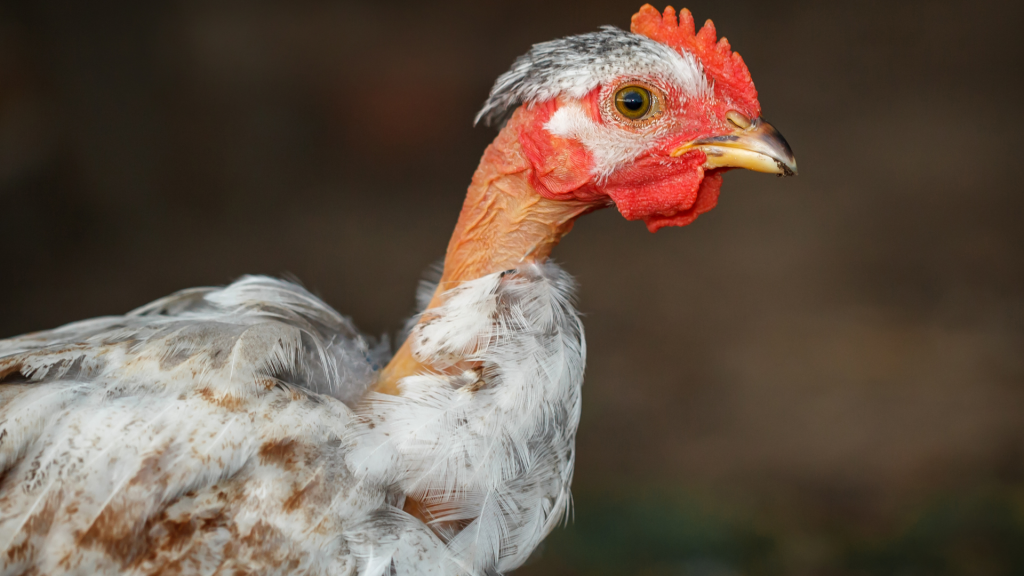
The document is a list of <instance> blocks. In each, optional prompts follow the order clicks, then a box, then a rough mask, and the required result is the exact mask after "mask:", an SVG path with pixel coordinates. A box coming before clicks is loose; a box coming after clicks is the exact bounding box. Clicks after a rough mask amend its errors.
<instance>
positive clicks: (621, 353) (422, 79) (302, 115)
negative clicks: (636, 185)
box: [0, 0, 1024, 575]
mask: <svg viewBox="0 0 1024 576" xmlns="http://www.w3.org/2000/svg"><path fill="white" fill-rule="evenodd" d="M86 4H88V6H87V5H86ZM639 5H640V0H631V1H624V0H602V1H596V2H586V3H583V2H577V3H572V2H563V1H557V0H544V1H534V0H522V1H516V2H510V1H501V2H484V1H481V0H477V1H474V2H451V3H447V4H444V5H435V4H432V3H424V2H401V1H396V2H390V3H387V4H384V3H372V2H366V1H363V2H359V3H355V2H342V1H334V2H330V1H303V2H287V3H285V2H280V3H270V2H254V1H250V2H242V1H238V2H200V1H195V2H187V1H181V2H127V1H126V2H91V3H82V2H71V1H70V0H68V1H52V0H25V1H10V0H3V2H2V3H0V206H2V208H3V211H2V215H3V238H4V241H3V242H2V244H0V246H2V248H0V251H2V252H0V255H2V260H3V263H4V274H3V281H2V282H0V302H2V308H0V335H2V336H7V335H14V334H18V333H21V332H26V331H31V330H36V329H41V328H47V327H52V326H55V325H59V324H61V323H64V322H69V321H72V320H76V319H80V318H83V317H89V316H95V315H102V314H113V313H120V312H124V311H127V310H128V309H131V308H133V307H135V306H138V305H140V304H143V303H145V302H147V301H149V300H151V299H154V298H157V297H159V296H161V295H164V294H167V293H169V292H172V291H174V290H177V289H180V288H184V287H188V286H193V285H210V284H223V283H226V282H229V281H231V280H232V279H233V278H235V277H237V276H239V275H241V274H243V273H267V274H278V275H280V274H292V275H294V276H295V277H298V278H299V279H301V280H302V281H303V282H304V283H305V284H306V285H307V286H309V287H311V288H312V289H313V290H314V291H316V292H317V293H318V294H320V295H321V296H323V297H324V298H325V299H326V300H327V301H328V302H329V303H331V304H332V305H333V306H335V307H336V308H338V309H339V310H341V311H342V312H344V313H346V314H349V315H351V316H352V317H353V318H354V319H355V320H356V322H357V323H358V324H359V325H360V326H361V327H362V328H363V329H364V330H366V331H367V332H369V333H373V334H381V333H384V332H391V333H393V332H395V331H396V330H397V329H398V328H399V327H400V326H401V323H402V321H403V320H404V318H405V317H406V316H407V315H408V314H409V313H410V312H411V311H412V308H413V292H414V290H415V286H416V282H417V278H418V277H419V275H420V273H421V271H422V270H423V269H424V268H426V267H427V266H428V265H429V264H430V263H431V262H432V261H434V260H436V259H437V258H439V257H440V256H441V255H442V254H443V252H444V248H445V245H446V240H447V235H448V233H449V231H450V229H451V227H452V225H453V224H454V222H455V218H456V215H457V212H458V209H459V206H460V204H461V200H462V194H463V191H464V190H465V186H466V184H467V183H468V181H469V177H470V175H471V173H472V171H473V169H474V167H475V165H476V163H477V160H478V158H479V154H480V153H481V151H482V150H483V148H484V147H485V145H486V144H487V143H488V142H489V141H490V139H491V138H492V137H493V132H492V131H490V130H489V129H486V128H477V129H474V128H473V127H472V125H471V120H472V118H473V115H474V114H475V112H476V110H477V109H478V107H479V106H480V104H481V103H482V102H483V100H484V98H485V96H486V94H487V91H488V90H489V88H490V84H491V82H492V81H493V80H494V78H495V77H497V75H498V74H500V73H501V72H503V71H504V70H505V69H506V68H507V67H508V65H509V64H510V63H511V61H512V60H513V59H514V58H515V57H516V56H517V55H519V54H520V53H522V52H524V51H525V50H526V49H527V48H528V47H529V46H530V45H531V44H532V43H534V42H539V41H544V40H548V39H552V38H555V37H558V36H564V35H568V34H574V33H581V32H586V31H591V30H594V29H595V28H596V27H597V26H599V25H602V24H614V25H617V26H620V27H627V26H628V24H629V17H630V15H631V14H632V13H633V12H634V11H635V10H636V9H637V8H638V7H639ZM688 5H689V8H690V9H691V10H692V11H693V12H694V14H695V16H696V18H697V20H698V21H703V20H704V19H705V18H709V17H711V18H714V20H715V23H716V24H717V25H718V29H719V31H720V33H721V34H724V35H726V36H728V37H729V39H730V40H731V41H732V43H733V46H734V47H735V48H736V49H737V50H738V51H740V52H741V53H742V54H743V56H744V58H745V59H746V61H747V63H748V65H749V66H750V69H751V71H752V74H753V76H754V80H755V82H756V83H757V86H758V89H759V90H760V94H761V103H762V105H763V107H764V110H765V115H766V117H768V118H769V119H770V120H771V121H772V122H773V123H774V124H775V125H776V126H778V127H779V128H780V129H781V131H782V132H783V133H784V134H785V135H786V137H787V138H788V139H789V141H790V143H791V144H792V146H793V148H794V150H795V151H796V154H797V157H798V159H799V162H800V170H801V174H800V176H799V177H798V178H795V179H786V180H780V179H775V178H771V177H768V176H765V175H760V174H750V173H732V174H729V175H728V176H727V177H726V184H725V187H724V193H723V195H722V198H721V201H720V203H719V207H718V209H717V210H715V211H713V212H712V213H710V214H707V215H705V216H703V217H701V218H700V220H698V222H697V223H696V224H694V225H692V226H690V227H687V228H684V229H667V230H664V231H662V232H660V233H658V234H656V235H651V234H649V233H648V232H646V230H645V229H644V227H643V226H642V225H641V224H638V223H629V222H626V221H624V220H623V219H622V218H621V217H620V216H619V215H618V214H617V213H616V212H614V211H610V210H609V211H606V212H604V213H600V214H597V215H594V216H590V217H588V218H586V219H584V220H582V221H581V222H580V223H579V224H578V225H577V228H576V230H575V231H574V232H573V233H572V234H571V235H570V236H569V237H568V239H567V240H566V241H565V242H564V244H563V246H562V247H560V248H559V249H558V251H557V252H556V257H557V258H558V259H559V260H560V261H561V262H562V263H564V265H565V267H566V268H567V269H568V270H569V271H570V272H572V273H573V274H575V275H576V277H577V278H578V280H579V281H580V283H581V285H582V289H581V291H580V300H581V308H582V310H583V311H584V312H585V313H586V318H585V321H586V325H587V337H588V340H589V345H590V359H589V366H588V370H587V384H586V388H585V395H584V397H585V406H584V413H583V421H582V425H581V428H580V433H579V457H578V467H577V474H576V483H575V488H576V494H577V507H576V512H575V521H574V523H572V525H571V526H570V527H569V528H567V529H564V530H560V531H558V532H557V533H556V534H555V535H553V537H552V538H551V539H550V540H549V542H548V543H547V545H546V548H545V550H544V551H543V553H542V554H540V555H539V558H538V559H537V560H535V561H534V562H532V563H531V564H530V565H529V566H527V567H526V568H524V569H523V570H522V573H523V574H533V575H543V574H638V573H642V574H702V575H726V574H746V573H752V574H1024V353H1022V352H1024V226H1022V217H1024V194H1022V192H1024V190H1022V186H1021V185H1020V183H1019V180H1018V178H1019V173H1018V170H1017V168H1018V163H1019V160H1018V159H1017V158H1016V156H1017V155H1018V154H1019V152H1018V149H1017V147H1018V146H1019V144H1018V141H1019V139H1020V126H1021V123H1022V120H1024V118H1022V112H1021V102H1022V98H1021V90H1020V89H1021V70H1022V69H1024V67H1022V64H1024V62H1022V54H1024V50H1022V48H1024V40H1022V38H1021V32H1020V29H1021V25H1022V23H1024V13H1022V12H1024V10H1022V8H1021V3H1016V2H1003V3H998V2H985V1H981V2H971V3H953V2H891V1H890V2H867V1H858V2H844V3H821V2H809V1H808V2H799V1H783V0H776V1H773V2H753V1H749V2H732V1H726V0H719V1H708V0H693V1H690V2H689V4H688ZM659 7H661V6H659Z"/></svg>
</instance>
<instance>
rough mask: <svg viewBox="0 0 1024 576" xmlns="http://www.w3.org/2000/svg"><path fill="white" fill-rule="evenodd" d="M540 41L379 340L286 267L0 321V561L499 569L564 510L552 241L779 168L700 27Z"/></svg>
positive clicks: (124, 566) (576, 375)
mask: <svg viewBox="0 0 1024 576" xmlns="http://www.w3.org/2000/svg"><path fill="white" fill-rule="evenodd" d="M631 30H632V31H631V32H625V31H622V30H619V29H616V28H613V27H605V28H602V29H601V30H600V31H598V32H593V33H589V34H583V35H579V36H573V37H568V38H564V39H560V40H555V41H552V42H546V43H542V44H538V45H535V46H534V47H533V48H532V49H531V50H530V51H529V52H527V53H526V54H525V55H523V56H522V57H520V58H519V59H517V60H516V62H515V63H514V64H513V66H512V68H511V70H510V71H508V72H507V73H505V74H504V75H502V76H501V77H500V78H499V79H498V80H497V82H496V84H495V85H494V88H493V90H492V91H491V94H490V97H489V98H488V100H487V102H486V103H485V104H484V107H483V109H482V110H481V111H480V113H479V115H478V116H477V121H478V122H483V123H484V124H488V125H492V126H497V127H500V128H501V129H500V132H499V134H498V136H497V138H496V139H495V141H494V142H493V143H492V144H491V145H490V146H489V147H488V148H487V150H486V151H485V153H484V156H483V159H482V160H481V162H480V165H479V168H478V169H477V171H476V173H475V175H474V176H473V180H472V183H471V184H470V187H469V192H468V194H467V197H466V201H465V204H464V206H463V208H462V212H461V215H460V217H459V221H458V224H457V226H456V228H455V232H454V234H453V235H452V239H451V241H450V243H449V245H448V250H447V253H446V259H445V264H444V269H443V273H442V275H441V277H440V280H439V282H438V284H437V286H436V288H434V289H432V290H433V291H432V292H430V293H427V294H426V296H425V298H424V300H427V301H428V303H427V304H426V306H425V309H424V310H423V312H422V313H421V314H420V315H419V316H418V317H417V318H416V320H415V323H414V326H413V328H412V329H411V331H410V333H409V336H408V338H407V339H406V340H405V342H404V343H403V344H402V346H401V347H400V348H399V349H398V351H397V352H396V353H395V354H394V356H393V358H391V359H390V362H388V363H387V364H386V366H385V365H384V364H385V360H386V358H385V355H386V354H385V353H384V352H383V351H382V350H380V349H378V347H374V346H372V345H371V343H370V341H369V340H368V339H366V338H365V337H363V336H361V335H360V334H359V332H358V331H357V330H356V328H355V327H354V326H353V325H352V323H351V322H350V321H349V320H348V319H347V318H345V317H344V316H341V315H339V314H338V313H337V312H335V311H334V310H333V309H332V308H330V307H329V306H328V305H326V304H325V303H323V302H322V301H320V300H319V299H318V298H316V297H315V296H313V295H312V294H310V293H309V292H307V291H306V290H304V289H303V288H301V287H299V286H297V285H295V284H292V283H289V282H284V281H281V280H276V279H272V278H266V277H245V278H242V279H240V280H238V281H236V282H235V283H233V284H231V285H229V286H227V287H224V288H196V289H190V290H184V291H181V292H178V293H176V294H173V295H171V296H168V297H166V298H163V299H161V300H157V301H156V302H153V303H151V304H148V305H146V306H143V307H142V308H139V309H137V310H134V311H132V312H129V313H128V314H125V315H123V316H116V317H105V318H96V319H92V320H86V321H82V322H77V323H74V324H69V325H67V326H63V327H61V328H57V329H54V330H50V331H45V332H38V333H34V334H28V335H25V336H21V337H16V338H11V339H9V340H5V341H2V342H0V574H5V575H7V574H37V573H38V574H115V573H129V572H130V573H133V574H241V573H253V574H255V573H258V574H310V575H313V574H317V575H318V574H365V575H382V574H439V575H440V574H493V573H497V572H505V571H508V570H511V569H514V568H516V567H517V566H519V565H521V564H522V563H523V562H524V561H525V560H526V559H527V557H528V556H529V555H530V554H531V552H532V551H533V550H534V549H535V548H536V547H537V545H538V544H539V543H540V541H541V540H542V539H543V538H544V537H545V536H546V535H547V534H548V533H549V532H550V531H551V530H552V529H553V528H554V527H555V526H556V525H557V524H558V523H559V522H561V521H562V520H563V519H564V518H565V516H566V513H567V511H568V509H569V504H570V498H569V488H570V484H571V482H572V472H573V459H574V449H575V448H574V443H575V435H576V429H577V424H578V422H579V417H580V394H581V386H582V382H583V368H584V363H585V356H586V344H585V340H584V335H583V328H582V325H581V323H580V318H579V315H578V313H577V312H576V311H575V309H574V307H573V291H574V285H573V282H572V279H571V278H570V277H569V276H568V275H567V274H566V273H565V272H563V271H562V270H561V269H559V268H558V267H557V266H555V265H554V264H551V263H550V262H548V261H547V259H548V256H549V254H550V253H551V251H552V249H553V248H554V246H555V245H556V244H557V243H558V241H559V239H560V238H561V237H562V236H563V235H564V234H566V233H568V232H569V231H570V229H571V228H572V225H573V222H574V221H575V219H576V218H577V217H579V216H581V215H583V214H586V213H588V212H591V211H594V210H597V209H599V208H604V207H610V206H615V207H616V208H617V209H618V210H619V211H620V212H621V213H622V215H623V216H624V217H625V218H626V219H627V220H643V221H644V222H645V223H646V225H647V227H648V229H650V230H651V231H652V232H653V231H656V230H658V229H660V228H663V227H666V226H683V225H686V224H689V223H691V222H693V220H694V219H695V218H697V216H698V215H700V214H702V213H704V212H707V211H708V210H710V209H711V208H713V207H714V206H715V204H716V202H717V198H718V194H719V189H720V187H721V184H722V173H723V172H724V171H726V170H728V169H730V168H748V169H752V170H757V171H762V172H770V173H777V174H782V175H790V174H794V173H795V172H796V163H795V160H794V158H793V155H792V153H791V151H790V149H789V147H788V145H787V144H786V142H785V141H784V140H783V139H782V137H781V136H779V134H778V133H777V132H776V131H775V130H774V129H773V128H772V127H771V126H770V125H769V124H767V123H766V122H764V121H763V120H761V119H760V112H761V110H760V105H759V103H758V100H757V92H756V90H755V89H754V85H753V83H752V81H751V78H750V75H749V73H748V71H747V68H746V66H745V64H744V62H743V60H742V59H741V58H740V56H739V55H738V54H735V53H733V52H732V51H731V49H730V46H729V43H728V42H727V41H726V40H725V39H724V38H723V39H721V40H717V39H716V33H715V29H714V26H713V24H712V23H711V22H710V21H708V22H707V23H706V24H705V25H704V27H703V28H702V29H701V30H700V31H699V32H697V33H695V32H694V24H693V18H692V16H691V15H690V13H689V12H688V11H686V10H683V11H681V12H680V13H679V14H678V16H677V14H676V13H675V11H674V10H673V9H672V8H667V9H666V10H665V11H664V13H660V12H658V11H657V10H656V9H654V8H653V7H651V6H649V5H647V6H644V7H643V8H642V9H641V10H640V12H639V13H637V14H636V15H635V16H634V17H633V20H632V29H631Z"/></svg>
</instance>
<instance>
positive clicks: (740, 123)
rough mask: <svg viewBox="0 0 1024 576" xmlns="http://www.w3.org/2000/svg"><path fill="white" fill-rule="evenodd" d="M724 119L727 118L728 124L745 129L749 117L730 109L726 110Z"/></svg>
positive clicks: (748, 126)
mask: <svg viewBox="0 0 1024 576" xmlns="http://www.w3.org/2000/svg"><path fill="white" fill-rule="evenodd" d="M725 119H726V120H728V121H729V123H730V124H732V125H733V126H735V127H737V128H739V129H740V130H746V129H747V128H750V124H751V122H750V118H747V117H746V116H744V115H743V114H740V113H739V112H737V111H735V110H730V111H728V112H726V113H725Z"/></svg>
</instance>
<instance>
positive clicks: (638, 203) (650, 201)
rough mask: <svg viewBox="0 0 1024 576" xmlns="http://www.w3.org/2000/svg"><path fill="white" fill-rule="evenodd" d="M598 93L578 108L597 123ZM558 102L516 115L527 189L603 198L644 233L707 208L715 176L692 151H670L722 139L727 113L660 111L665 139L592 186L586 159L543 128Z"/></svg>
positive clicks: (696, 108) (681, 222) (575, 145)
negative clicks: (703, 140)
mask: <svg viewBox="0 0 1024 576" xmlns="http://www.w3.org/2000/svg"><path fill="white" fill-rule="evenodd" d="M601 92H602V91H601V90H595V91H594V92H592V93H591V94H590V95H588V96H587V97H586V98H584V99H583V101H582V102H581V103H582V104H584V109H585V110H586V111H587V113H588V115H589V116H590V117H591V119H592V120H593V121H594V122H596V123H600V124H604V123H607V119H605V118H602V115H601V112H600V107H599V106H598V105H597V102H598V100H599V99H600V98H601V97H602V96H603V95H602V93H601ZM604 97H607V96H606V95H604ZM564 104H565V103H563V102H559V101H550V102H545V103H543V104H538V105H536V106H534V107H533V108H532V109H529V110H525V111H523V112H525V113H526V115H527V116H528V118H526V119H524V120H525V121H524V122H522V123H521V124H520V130H519V143H520V145H521V146H522V148H523V152H524V154H525V155H526V157H527V159H528V160H529V161H530V164H531V165H532V166H533V173H532V184H533V185H534V187H535V188H536V190H537V192H538V193H540V194H541V195H542V196H544V197H546V198H550V199H553V200H558V199H569V198H574V199H576V200H583V201H587V202H600V201H601V199H609V200H610V201H611V202H614V204H615V206H616V207H617V208H618V209H619V212H621V213H622V215H623V216H624V217H625V218H626V219H627V220H643V221H644V222H645V223H646V224H647V229H648V230H650V231H651V232H655V231H657V230H658V229H660V228H663V227H665V226H685V225H687V224H689V223H691V222H693V221H694V220H695V219H696V218H697V216H698V215H700V214H703V213H704V212H707V211H708V210H711V209H712V208H714V207H715V204H716V203H717V202H718V193H719V189H720V188H721V186H722V176H721V173H722V172H723V170H712V171H709V172H707V173H705V170H704V168H703V164H704V162H705V160H706V159H707V158H706V156H705V155H704V153H703V152H701V151H700V150H693V151H691V152H688V153H686V154H683V155H682V156H679V157H676V158H673V157H672V156H671V152H672V150H674V149H676V148H677V147H679V146H680V145H682V144H684V143H686V142H690V141H692V140H695V139H697V138H701V137H705V136H716V135H720V134H727V133H729V132H730V131H731V130H732V128H731V126H729V125H728V124H727V123H726V121H725V120H724V116H725V112H727V111H728V110H723V111H721V117H718V115H717V114H716V113H715V112H717V111H716V110H709V109H708V107H705V106H701V105H700V104H699V103H695V104H691V105H688V106H683V107H679V108H678V109H673V108H669V109H667V110H666V111H665V113H664V117H663V118H662V119H661V120H660V122H662V123H666V124H667V123H671V125H670V126H665V127H664V128H663V131H664V132H665V133H666V135H665V136H664V137H663V138H662V139H661V140H659V141H658V142H656V143H655V144H654V145H653V146H652V147H651V148H649V149H648V150H647V151H645V152H644V153H643V154H641V155H640V156H639V157H638V158H636V159H635V160H633V161H632V162H630V163H628V164H626V165H625V166H622V167H620V168H619V169H617V170H616V171H615V172H613V173H612V174H611V175H610V176H608V177H607V178H606V179H604V180H598V179H597V178H596V177H595V176H594V175H593V169H594V160H593V156H592V154H591V152H590V151H589V150H587V148H586V147H585V146H584V145H583V144H581V143H580V142H578V141H576V140H572V139H567V138H561V137H558V136H554V135H552V134H551V133H550V132H548V131H547V129H546V128H545V127H544V126H545V124H547V122H548V121H549V120H550V119H551V115H552V114H554V112H555V111H556V110H557V109H558V107H559V106H561V105H564ZM718 107H719V108H720V107H722V106H718ZM729 109H733V108H729ZM620 129H624V130H626V129H628V127H621V128H620Z"/></svg>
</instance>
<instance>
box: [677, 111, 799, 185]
mask: <svg viewBox="0 0 1024 576" xmlns="http://www.w3.org/2000/svg"><path fill="white" fill-rule="evenodd" d="M690 150H701V151H702V152H704V154H705V155H706V156H707V158H708V159H707V161H705V162H704V167H705V168H708V169H710V168H746V169H747V170H753V171H755V172H768V173H770V174H778V175H779V176H795V175H796V173H797V172H796V158H794V157H793V151H792V150H790V149H789V144H787V143H786V139H785V138H783V137H782V134H779V131H778V130H776V129H775V127H774V126H772V125H771V124H769V123H767V122H765V121H764V120H762V119H760V118H755V119H754V121H753V122H751V123H750V126H748V127H747V128H745V129H737V130H736V131H735V132H733V133H732V134H726V135H724V136H712V137H710V138H701V139H700V140H694V141H693V142H689V143H687V144H683V145H682V146H680V147H679V148H676V149H675V150H673V151H672V156H673V157H675V156H682V155H683V154H686V153H687V152H689V151H690Z"/></svg>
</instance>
